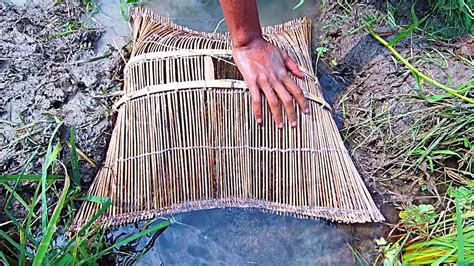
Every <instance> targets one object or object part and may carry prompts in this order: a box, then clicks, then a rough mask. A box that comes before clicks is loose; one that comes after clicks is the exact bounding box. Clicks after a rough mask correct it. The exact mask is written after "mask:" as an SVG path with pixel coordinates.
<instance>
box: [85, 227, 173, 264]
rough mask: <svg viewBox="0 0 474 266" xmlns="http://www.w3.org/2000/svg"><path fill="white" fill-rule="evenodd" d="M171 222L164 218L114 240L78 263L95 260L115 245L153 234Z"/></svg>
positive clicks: (118, 245) (115, 246)
mask: <svg viewBox="0 0 474 266" xmlns="http://www.w3.org/2000/svg"><path fill="white" fill-rule="evenodd" d="M170 224H171V222H170V221H169V220H166V221H163V222H161V223H159V224H157V225H154V226H151V227H150V228H148V229H145V230H143V231H141V232H139V233H137V234H133V235H130V236H128V237H126V238H124V239H122V240H120V241H118V242H116V243H115V244H113V245H112V246H110V247H108V248H106V249H104V250H102V251H101V252H99V253H97V254H95V255H94V256H91V257H89V258H86V259H83V260H82V261H80V262H79V264H84V263H86V262H88V261H91V260H92V261H96V260H97V259H98V258H100V257H102V256H103V255H105V254H107V253H108V252H110V251H112V250H113V249H115V248H117V247H120V246H122V245H126V244H128V243H130V242H132V241H134V240H136V239H138V238H140V237H142V236H145V235H148V234H153V233H155V232H156V231H158V230H162V229H165V228H167V227H168V226H169V225H170Z"/></svg>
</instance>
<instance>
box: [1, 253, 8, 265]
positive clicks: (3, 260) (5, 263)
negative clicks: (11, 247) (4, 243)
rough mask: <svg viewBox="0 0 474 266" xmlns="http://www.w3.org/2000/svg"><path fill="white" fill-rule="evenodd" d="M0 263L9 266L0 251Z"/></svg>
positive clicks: (5, 257)
mask: <svg viewBox="0 0 474 266" xmlns="http://www.w3.org/2000/svg"><path fill="white" fill-rule="evenodd" d="M0 262H2V263H4V265H5V266H10V263H8V259H7V256H5V254H4V253H3V251H1V250H0Z"/></svg>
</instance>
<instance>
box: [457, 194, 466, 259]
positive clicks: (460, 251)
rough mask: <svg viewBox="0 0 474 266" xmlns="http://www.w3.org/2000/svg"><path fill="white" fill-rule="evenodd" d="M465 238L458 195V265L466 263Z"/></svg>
mask: <svg viewBox="0 0 474 266" xmlns="http://www.w3.org/2000/svg"><path fill="white" fill-rule="evenodd" d="M463 238H464V236H463V231H462V213H461V204H460V203H459V198H458V197H456V242H457V249H458V259H457V265H465V261H464V239H463Z"/></svg>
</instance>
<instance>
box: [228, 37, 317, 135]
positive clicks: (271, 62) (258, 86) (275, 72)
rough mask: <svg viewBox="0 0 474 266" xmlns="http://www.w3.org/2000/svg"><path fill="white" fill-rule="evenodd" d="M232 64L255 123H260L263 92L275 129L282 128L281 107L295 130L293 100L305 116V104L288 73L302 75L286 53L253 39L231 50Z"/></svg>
mask: <svg viewBox="0 0 474 266" xmlns="http://www.w3.org/2000/svg"><path fill="white" fill-rule="evenodd" d="M233 56H234V61H235V63H236V64H237V67H238V68H239V70H240V73H242V76H243V77H244V80H245V82H246V83H247V86H248V87H249V91H250V96H251V99H252V109H253V113H254V115H255V119H256V120H257V123H259V124H260V123H262V99H261V95H260V90H262V91H263V93H264V95H265V97H266V99H267V101H268V105H269V106H270V111H271V112H272V115H273V118H274V120H275V122H276V124H277V126H278V127H279V128H283V116H282V108H281V107H282V104H283V107H284V109H285V112H286V114H287V116H288V121H289V122H290V125H291V127H296V125H297V122H296V111H295V106H294V103H293V99H294V100H296V102H297V104H298V105H299V106H300V107H301V109H302V110H303V112H305V113H308V112H309V108H308V103H307V102H306V99H305V97H304V94H303V91H302V90H301V89H300V88H299V87H298V85H296V83H295V82H294V81H293V80H292V79H291V78H290V76H289V73H288V71H290V72H291V73H293V75H295V76H296V77H298V78H303V77H304V74H303V72H302V71H301V70H299V69H298V65H297V64H296V63H295V62H294V61H293V60H292V59H291V58H290V57H289V56H288V54H287V53H286V52H284V51H282V50H280V49H279V48H277V47H275V46H274V45H272V44H271V43H269V42H267V41H265V40H264V39H263V38H256V39H254V40H252V41H251V42H248V43H247V44H246V45H245V46H237V47H234V49H233Z"/></svg>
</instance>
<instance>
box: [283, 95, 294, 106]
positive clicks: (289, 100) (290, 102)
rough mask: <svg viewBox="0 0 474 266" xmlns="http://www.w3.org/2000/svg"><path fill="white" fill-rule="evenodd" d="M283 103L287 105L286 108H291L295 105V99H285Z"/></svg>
mask: <svg viewBox="0 0 474 266" xmlns="http://www.w3.org/2000/svg"><path fill="white" fill-rule="evenodd" d="M283 103H284V104H285V106H291V105H292V104H293V98H291V97H284V98H283Z"/></svg>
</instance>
